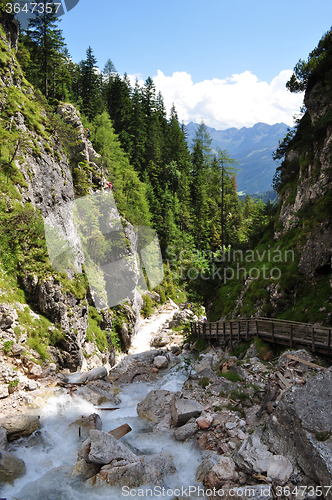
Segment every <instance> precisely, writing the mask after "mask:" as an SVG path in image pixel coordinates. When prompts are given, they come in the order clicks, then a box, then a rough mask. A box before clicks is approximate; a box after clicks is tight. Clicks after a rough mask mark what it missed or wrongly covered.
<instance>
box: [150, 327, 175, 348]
mask: <svg viewBox="0 0 332 500" xmlns="http://www.w3.org/2000/svg"><path fill="white" fill-rule="evenodd" d="M170 332H171V333H173V331H172V330H161V332H160V333H157V334H156V335H154V336H153V337H152V339H151V342H150V346H151V347H164V346H165V345H167V344H169V343H170V341H171V339H170V335H169V333H170Z"/></svg>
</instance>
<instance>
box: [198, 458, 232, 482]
mask: <svg viewBox="0 0 332 500" xmlns="http://www.w3.org/2000/svg"><path fill="white" fill-rule="evenodd" d="M235 468H236V466H235V463H234V461H233V460H232V459H231V458H230V457H221V458H219V460H218V462H217V463H216V464H215V465H214V466H213V467H212V469H211V471H210V472H209V473H208V475H207V476H205V478H204V485H205V487H206V488H211V489H212V488H220V487H222V486H223V484H224V483H225V481H236V480H237V479H238V473H237V472H236V470H235Z"/></svg>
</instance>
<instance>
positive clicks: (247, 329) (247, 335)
mask: <svg viewBox="0 0 332 500" xmlns="http://www.w3.org/2000/svg"><path fill="white" fill-rule="evenodd" d="M246 340H249V320H248V319H247V327H246Z"/></svg>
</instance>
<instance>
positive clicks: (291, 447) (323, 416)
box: [264, 368, 332, 499]
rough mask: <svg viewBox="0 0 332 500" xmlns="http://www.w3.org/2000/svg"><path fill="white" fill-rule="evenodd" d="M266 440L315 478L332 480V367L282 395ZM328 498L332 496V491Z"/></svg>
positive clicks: (324, 482)
mask: <svg viewBox="0 0 332 500" xmlns="http://www.w3.org/2000/svg"><path fill="white" fill-rule="evenodd" d="M264 439H265V440H266V442H267V443H268V444H269V446H270V449H271V451H273V452H275V453H277V454H282V455H285V456H286V457H288V458H289V459H290V460H291V461H292V463H293V464H294V463H297V464H298V465H299V466H300V468H301V469H302V470H303V472H304V473H305V475H306V476H308V477H309V478H310V479H311V480H312V481H314V482H316V483H320V484H322V485H327V484H331V483H332V368H329V369H328V370H326V371H325V372H323V373H320V374H318V375H316V376H315V377H312V378H310V379H308V380H307V383H306V385H304V386H298V385H296V386H293V387H292V388H291V389H289V390H288V391H287V392H285V393H284V394H283V395H282V396H281V398H280V401H279V404H278V406H277V409H276V411H275V413H274V415H273V416H272V417H271V418H270V419H269V421H268V423H267V429H266V432H265V433H264ZM326 498H328V499H332V492H328V493H327V495H326Z"/></svg>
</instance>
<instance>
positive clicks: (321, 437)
mask: <svg viewBox="0 0 332 500" xmlns="http://www.w3.org/2000/svg"><path fill="white" fill-rule="evenodd" d="M331 434H332V433H331V432H330V431H322V432H316V434H315V437H316V439H317V441H327V440H328V439H329V438H330V436H331Z"/></svg>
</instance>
